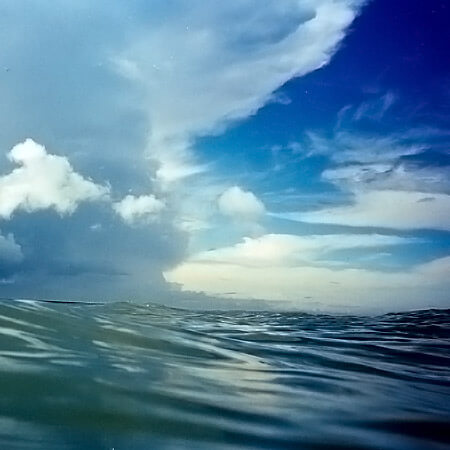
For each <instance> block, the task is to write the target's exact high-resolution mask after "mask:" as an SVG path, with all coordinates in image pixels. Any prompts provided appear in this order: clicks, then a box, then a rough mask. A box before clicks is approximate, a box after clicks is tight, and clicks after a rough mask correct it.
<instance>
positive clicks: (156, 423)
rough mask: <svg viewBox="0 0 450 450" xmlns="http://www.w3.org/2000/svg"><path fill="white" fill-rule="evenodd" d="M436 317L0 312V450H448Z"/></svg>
mask: <svg viewBox="0 0 450 450" xmlns="http://www.w3.org/2000/svg"><path fill="white" fill-rule="evenodd" d="M449 444H450V310H420V311H413V312H406V313H396V314H386V315H382V316H367V317H366V316H348V315H345V316H344V315H342V316H339V315H326V314H307V313H301V312H273V311H258V312H255V311H251V312H250V311H249V312H245V311H226V312H225V311H188V310H182V309H175V308H167V307H163V306H159V305H156V304H147V305H136V304H132V303H126V302H124V303H114V304H78V303H70V304H68V303H48V302H40V301H29V300H2V301H0V449H2V450H9V449H17V450H28V449H33V450H34V449H36V450H37V449H39V450H52V449H58V450H61V449H86V450H90V449H108V450H135V449H136V450H138V449H139V450H141V449H167V450H169V449H170V450H172V449H193V450H194V449H195V450H197V449H199V450H202V449H208V450H209V449H211V450H226V449H227V450H228V449H243V450H244V449H316V450H318V449H327V450H333V449H336V450H337V449H339V450H344V449H395V450H398V449H427V450H428V449H448V448H449Z"/></svg>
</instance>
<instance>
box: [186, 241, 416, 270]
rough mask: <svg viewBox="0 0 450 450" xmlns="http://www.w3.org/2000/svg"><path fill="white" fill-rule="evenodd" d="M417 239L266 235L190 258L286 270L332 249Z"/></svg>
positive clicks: (376, 246)
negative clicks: (285, 268)
mask: <svg viewBox="0 0 450 450" xmlns="http://www.w3.org/2000/svg"><path fill="white" fill-rule="evenodd" d="M411 242H417V239H410V238H403V237H399V236H386V235H380V234H342V235H341V234H329V235H309V236H297V235H292V234H265V235H263V236H260V237H257V238H249V237H246V238H244V240H243V242H240V243H238V244H235V245H233V246H230V247H222V248H217V249H214V250H209V251H204V252H200V253H197V254H195V255H193V256H192V257H191V258H190V261H192V262H204V263H223V264H238V265H242V266H255V267H285V266H286V267H287V266H292V265H295V264H299V263H302V264H304V263H306V262H308V263H311V262H313V261H316V260H317V259H318V258H321V257H324V256H326V255H327V254H328V253H330V252H332V251H335V250H343V249H355V248H380V247H384V246H391V245H401V244H409V243H411Z"/></svg>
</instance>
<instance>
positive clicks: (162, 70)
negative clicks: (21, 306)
mask: <svg viewBox="0 0 450 450" xmlns="http://www.w3.org/2000/svg"><path fill="white" fill-rule="evenodd" d="M362 3H363V2H360V1H353V0H317V1H311V0H302V1H299V0H285V1H283V2H280V1H278V0H268V1H266V2H264V6H263V7H261V4H260V1H259V0H236V1H233V2H221V1H219V0H212V2H211V4H210V5H209V6H208V7H207V8H205V4H204V2H202V1H200V0H174V1H173V2H161V1H159V0H151V1H148V2H142V1H140V0H130V1H129V2H121V3H117V4H114V5H111V4H110V3H109V2H106V1H105V0H99V2H96V3H95V5H94V4H93V3H92V2H88V1H86V0H80V1H78V2H68V3H66V4H65V5H64V6H63V7H58V8H55V7H54V6H53V5H51V4H48V5H47V4H44V3H42V4H37V3H33V2H28V3H27V14H26V15H24V14H23V5H19V4H18V3H10V4H8V5H6V4H5V8H4V9H5V14H3V15H2V16H1V17H0V24H1V26H0V37H2V39H0V41H1V43H0V52H1V53H2V60H3V61H4V64H5V65H7V66H8V68H9V69H10V70H8V71H7V72H6V71H0V81H1V82H0V94H1V95H0V97H1V98H2V102H1V103H0V119H1V123H2V130H3V132H2V134H1V136H0V141H1V142H0V144H1V145H0V146H1V147H3V148H11V147H12V145H13V144H14V143H16V142H21V141H22V140H23V139H24V137H25V136H27V135H29V136H34V138H35V140H36V141H37V142H45V143H46V145H48V147H49V148H55V149H62V148H64V154H65V155H66V156H67V158H65V157H62V156H56V155H51V154H50V153H48V152H46V151H45V155H43V157H42V161H43V163H45V164H47V163H48V166H47V165H45V174H46V175H48V174H53V175H54V176H55V177H56V174H58V173H59V174H61V173H63V174H64V175H61V179H59V178H58V179H54V177H53V175H51V176H50V177H46V178H43V177H35V176H34V173H33V177H30V176H28V175H29V174H31V169H33V170H35V171H36V172H39V174H41V172H40V171H39V170H38V167H37V166H35V165H34V163H29V162H27V164H25V163H24V162H18V164H19V166H18V167H17V168H15V169H14V170H13V171H12V172H11V173H10V174H7V175H5V176H3V177H2V178H1V180H2V181H1V183H2V190H4V189H3V188H4V185H5V180H7V181H8V186H10V185H11V183H12V181H13V180H16V179H18V178H20V180H21V181H23V184H22V183H21V184H20V186H22V187H26V190H25V191H26V192H25V191H23V192H22V191H20V190H15V193H14V195H13V196H9V195H8V199H7V200H8V202H10V203H8V204H9V206H8V208H6V207H5V206H4V203H3V198H2V197H1V196H0V198H1V199H2V201H1V202H0V205H1V206H0V216H3V217H5V218H7V217H8V218H9V219H10V220H9V221H8V223H7V225H8V230H7V231H8V232H9V231H12V232H14V236H15V238H16V240H17V242H20V243H25V242H26V243H27V246H26V252H25V255H26V260H25V262H24V267H25V266H26V267H25V272H26V273H25V272H24V273H23V274H21V275H20V276H19V277H18V278H17V282H16V283H15V284H14V285H11V286H9V287H7V288H5V289H2V295H13V296H16V295H20V296H29V295H32V296H41V297H47V298H48V297H59V298H79V299H83V298H95V297H97V298H99V299H109V298H111V299H124V298H129V297H132V298H134V299H137V298H138V299H147V300H148V296H149V293H152V294H154V295H155V296H159V295H162V293H163V292H166V294H167V285H166V284H165V282H164V280H163V279H162V275H161V273H162V271H163V270H169V269H170V267H173V266H174V265H175V264H178V263H180V261H182V260H183V258H185V257H186V247H187V245H188V239H187V234H186V232H182V231H180V228H181V227H184V229H189V230H198V229H199V228H200V229H205V228H206V229H208V233H209V231H210V230H209V227H211V223H210V219H211V217H212V220H216V219H217V217H216V216H217V208H216V201H217V197H218V196H219V195H220V194H221V193H222V192H223V191H224V189H225V188H226V187H227V186H228V185H229V181H228V182H227V183H226V184H224V183H223V180H222V182H221V183H220V182H219V183H218V182H217V180H218V179H219V180H220V173H219V174H217V172H216V173H211V172H213V171H215V170H217V169H218V167H216V166H213V165H211V164H207V163H208V161H206V163H205V161H204V160H203V159H202V158H200V156H199V155H198V154H197V153H196V151H195V146H196V139H197V138H199V137H201V136H204V135H209V134H211V135H214V134H218V133H221V132H222V131H224V130H225V128H226V127H227V126H229V125H230V124H233V123H235V122H236V121H237V120H241V119H245V118H248V117H249V116H251V115H252V114H255V113H256V112H257V111H258V109H259V108H261V107H262V106H264V105H265V104H267V103H268V102H273V101H275V99H276V98H277V94H276V93H275V91H276V90H277V89H278V88H279V87H280V86H282V85H283V84H284V83H285V82H286V81H288V80H289V79H291V78H293V77H296V76H301V75H303V74H306V73H309V72H311V71H313V70H315V69H317V68H319V67H321V66H323V65H325V64H327V63H328V61H329V60H330V58H331V57H332V55H333V54H334V52H335V51H336V50H337V49H338V48H339V44H340V42H341V41H342V39H343V38H344V36H345V34H346V30H347V28H348V26H349V25H350V24H351V22H352V20H353V19H354V17H355V16H356V15H357V14H358V12H359V10H360V7H361V5H362ZM117 30H121V32H120V33H117ZM31 35H32V36H33V39H31V40H30V39H29V36H31ZM274 93H275V94H274ZM36 145H37V144H36ZM204 155H206V153H204ZM68 161H70V162H71V163H69V162H68ZM13 162H14V161H13ZM50 165H51V167H50ZM72 166H73V167H76V171H75V169H74V168H73V167H72ZM219 169H220V168H219ZM25 173H26V174H27V178H26V180H25V176H24V175H23V177H18V175H17V174H25ZM13 174H15V175H14V177H12V175H13ZM80 174H83V176H81V175H80ZM217 175H218V176H217ZM89 177H92V180H96V181H95V182H93V181H91V178H89ZM62 180H64V181H62ZM99 180H101V181H99ZM106 180H108V182H109V181H110V182H111V185H112V186H114V199H124V200H125V198H126V196H127V194H128V193H129V192H139V193H142V192H145V193H148V195H145V196H141V197H152V195H154V196H155V199H158V200H159V201H161V202H164V204H165V208H164V211H168V212H169V213H167V214H165V213H163V214H161V212H159V213H157V214H156V213H155V214H153V213H151V212H150V210H151V211H154V210H155V204H154V203H155V202H148V201H147V202H137V200H138V199H139V198H140V197H132V201H130V202H129V207H130V208H129V209H128V215H127V214H125V216H126V217H127V218H128V222H127V219H125V218H124V217H123V215H121V214H120V213H118V212H116V211H114V209H116V210H117V209H120V210H122V209H123V207H124V204H125V203H122V202H123V201H124V200H122V201H117V202H116V203H115V204H114V203H113V208H114V209H112V208H109V207H104V206H105V205H104V204H102V203H98V202H95V201H94V200H102V199H107V200H108V205H111V198H110V197H109V189H108V188H107V187H105V186H102V185H105V184H106ZM183 180H186V181H187V180H188V181H189V182H186V183H182V181H183ZM211 180H212V183H213V184H214V186H212V185H211V184H208V183H209V181H211ZM178 182H179V183H178ZM233 183H235V182H233ZM236 183H237V184H239V182H236ZM218 184H220V188H219V187H218ZM16 187H17V186H16ZM200 191H201V192H200ZM20 192H22V194H21V195H19V193H20ZM11 199H14V201H13V200H11ZM81 202H86V204H83V208H78V210H77V214H71V212H73V211H75V209H77V207H78V205H80V203H81ZM143 203H146V205H144V204H143ZM150 203H153V206H149V204H150ZM119 204H120V205H121V206H119ZM138 204H139V206H137V205H138ZM2 208H3V209H2ZM19 210H24V211H36V213H35V214H33V215H32V216H31V215H25V214H15V212H17V211H19ZM38 210H39V212H38ZM53 210H56V211H57V212H58V213H59V214H60V215H56V214H53V212H52V211H53ZM199 210H200V213H197V212H198V211H199ZM122 212H123V211H122ZM155 216H157V217H158V220H156V221H152V220H151V219H152V218H154V217H155ZM222 220H223V219H222ZM137 221H143V222H145V223H146V226H145V227H133V228H130V227H129V226H128V223H129V222H133V223H135V222H137ZM229 225H230V224H229ZM91 227H93V228H91ZM229 228H230V226H229V227H228V230H225V231H226V233H230V230H229ZM94 230H95V231H94ZM69 236H70V238H68V237H69ZM61 261H64V267H66V268H67V270H65V271H62V272H64V273H61V271H60V272H58V271H57V270H56V269H55V268H58V267H59V265H60V262H61ZM77 268H78V269H79V268H84V269H83V270H78V269H77ZM61 277H64V279H61ZM158 298H159V297H158ZM161 298H162V297H161Z"/></svg>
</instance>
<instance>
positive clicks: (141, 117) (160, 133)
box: [0, 0, 450, 312]
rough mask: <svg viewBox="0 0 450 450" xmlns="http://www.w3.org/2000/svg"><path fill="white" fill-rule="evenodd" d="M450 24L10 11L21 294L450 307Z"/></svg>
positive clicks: (3, 47)
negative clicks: (449, 294) (449, 295)
mask: <svg viewBox="0 0 450 450" xmlns="http://www.w3.org/2000/svg"><path fill="white" fill-rule="evenodd" d="M449 20H450V5H449V4H448V2H446V1H442V0H441V1H437V0H429V1H427V2H423V1H421V0H396V1H395V2H393V1H392V0H372V1H370V0H283V1H280V0H266V1H264V2H261V1H260V0H233V1H231V2H222V1H219V0H209V1H208V2H205V1H200V0H146V1H144V0H129V1H118V2H107V1H106V0H99V1H97V2H91V1H87V0H77V1H72V0H69V1H64V2H62V1H56V2H34V1H32V0H24V1H22V2H10V1H6V0H0V297H4V298H36V299H58V300H82V301H136V302H160V303H165V304H168V305H172V306H181V307H192V308H221V309H227V308H229V309H235V308H265V309H266V308H283V309H304V310H319V311H338V312H339V311H340V312H369V311H398V310H407V309H415V308H428V307H449V306H450V299H449V297H448V292H449V289H450V281H449V276H448V274H449V269H450V181H449V180H450V177H449V164H450V154H449V148H450V126H449V125H450V58H449V57H448V56H449V51H450V45H449V44H448V43H449V42H450V27H449V26H448V24H449Z"/></svg>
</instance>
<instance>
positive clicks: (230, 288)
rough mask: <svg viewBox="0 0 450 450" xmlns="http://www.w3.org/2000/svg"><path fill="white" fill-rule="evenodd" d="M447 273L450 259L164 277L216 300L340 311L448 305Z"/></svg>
mask: <svg viewBox="0 0 450 450" xmlns="http://www.w3.org/2000/svg"><path fill="white" fill-rule="evenodd" d="M449 269H450V258H449V257H447V258H441V259H437V260H434V261H432V262H430V263H426V264H422V265H419V266H417V267H415V268H414V269H412V270H409V271H404V272H396V273H387V272H377V271H373V270H368V269H361V268H359V269H355V268H346V267H344V268H329V267H313V266H296V265H284V264H281V265H280V264H275V265H273V266H270V265H252V266H248V265H242V264H241V263H240V262H239V261H237V262H216V263H214V264H212V263H211V262H207V261H188V262H186V263H184V264H182V265H180V266H179V267H177V268H175V269H173V270H172V271H170V272H166V273H165V277H166V279H168V280H169V281H172V282H176V283H179V284H180V285H181V286H182V287H183V289H185V290H190V291H197V292H204V293H207V294H209V295H215V296H218V297H226V298H235V299H239V298H250V299H251V298H253V299H260V300H275V301H289V302H291V304H292V306H293V307H297V308H298V307H302V305H305V306H308V303H309V302H310V301H311V300H313V301H315V302H317V304H318V305H320V306H322V307H323V308H324V309H330V308H333V307H339V309H340V310H341V311H342V310H344V309H345V306H342V305H346V306H348V307H349V308H355V307H356V308H358V309H359V310H361V311H373V310H374V309H375V310H378V311H379V310H383V311H393V310H399V309H404V308H405V309H410V308H414V307H417V308H422V307H423V308H424V307H445V306H447V305H448V289H449V288H450V284H449V281H448V270H449ZM224 293H227V294H226V295H225V294H224ZM305 298H307V299H308V300H307V301H305V300H304V299H305Z"/></svg>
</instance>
